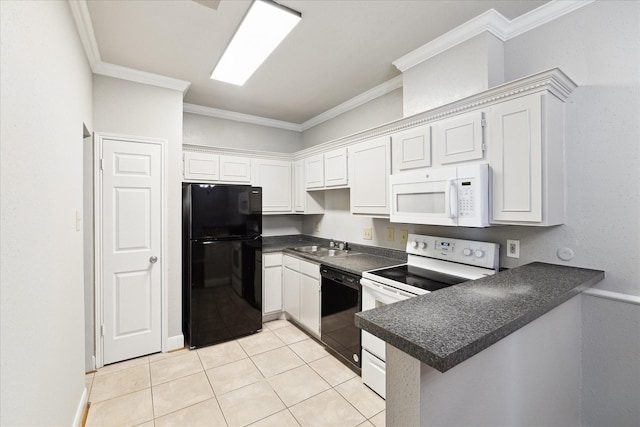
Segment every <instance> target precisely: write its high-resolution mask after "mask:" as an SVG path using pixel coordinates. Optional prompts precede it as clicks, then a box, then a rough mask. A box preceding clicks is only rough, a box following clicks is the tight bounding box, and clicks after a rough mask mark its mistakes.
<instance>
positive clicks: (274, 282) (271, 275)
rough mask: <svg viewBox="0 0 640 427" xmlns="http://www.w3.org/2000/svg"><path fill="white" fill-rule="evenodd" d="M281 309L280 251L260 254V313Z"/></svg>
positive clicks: (275, 311) (276, 311)
mask: <svg viewBox="0 0 640 427" xmlns="http://www.w3.org/2000/svg"><path fill="white" fill-rule="evenodd" d="M280 311H282V252H278V253H270V254H264V255H262V314H263V315H265V314H273V313H278V312H280Z"/></svg>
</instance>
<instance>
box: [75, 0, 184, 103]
mask: <svg viewBox="0 0 640 427" xmlns="http://www.w3.org/2000/svg"><path fill="white" fill-rule="evenodd" d="M69 7H70V8H71V14H72V15H73V19H74V21H75V22H76V28H77V29H78V35H79V36H80V41H81V42H82V46H83V48H84V52H85V55H87V59H88V60H89V65H90V66H91V70H92V71H93V73H94V74H100V75H103V76H108V77H115V78H118V79H123V80H129V81H132V82H137V83H143V84H147V85H151V86H158V87H162V88H165V89H173V90H179V91H181V92H182V96H184V95H185V94H186V93H187V90H189V86H191V82H187V81H184V80H179V79H174V78H172V77H166V76H162V75H160V74H153V73H147V72H145V71H140V70H135V69H133V68H127V67H123V66H121V65H116V64H110V63H108V62H102V58H101V57H100V49H99V48H98V42H97V41H96V35H95V33H94V31H93V23H92V22H91V15H90V14H89V7H88V6H87V2H86V0H69Z"/></svg>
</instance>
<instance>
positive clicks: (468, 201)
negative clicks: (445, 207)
mask: <svg viewBox="0 0 640 427" xmlns="http://www.w3.org/2000/svg"><path fill="white" fill-rule="evenodd" d="M474 193H475V180H474V179H473V178H471V179H460V180H458V216H459V217H461V218H466V217H473V216H474V215H475V210H476V208H475V203H473V201H474V200H475V197H474Z"/></svg>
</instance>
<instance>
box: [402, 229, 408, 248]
mask: <svg viewBox="0 0 640 427" xmlns="http://www.w3.org/2000/svg"><path fill="white" fill-rule="evenodd" d="M407 239H409V230H400V243H402V244H404V245H406V244H407Z"/></svg>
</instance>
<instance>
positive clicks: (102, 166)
mask: <svg viewBox="0 0 640 427" xmlns="http://www.w3.org/2000/svg"><path fill="white" fill-rule="evenodd" d="M100 170H104V159H103V158H102V157H100Z"/></svg>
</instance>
